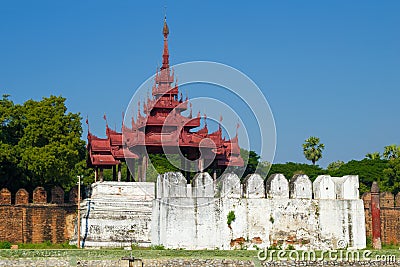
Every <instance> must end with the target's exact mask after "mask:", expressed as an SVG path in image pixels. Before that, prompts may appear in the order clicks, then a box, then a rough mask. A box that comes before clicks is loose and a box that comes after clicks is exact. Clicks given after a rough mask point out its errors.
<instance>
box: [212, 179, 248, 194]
mask: <svg viewBox="0 0 400 267" xmlns="http://www.w3.org/2000/svg"><path fill="white" fill-rule="evenodd" d="M241 195H242V194H241V183H240V178H239V177H238V176H237V175H236V174H235V173H225V174H223V175H222V176H221V177H219V178H218V179H217V186H216V191H215V196H216V197H225V198H240V197H241Z"/></svg>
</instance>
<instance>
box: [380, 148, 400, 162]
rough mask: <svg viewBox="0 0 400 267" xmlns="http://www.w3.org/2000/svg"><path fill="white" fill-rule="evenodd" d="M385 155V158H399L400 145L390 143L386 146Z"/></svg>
mask: <svg viewBox="0 0 400 267" xmlns="http://www.w3.org/2000/svg"><path fill="white" fill-rule="evenodd" d="M383 157H384V158H385V159H397V158H399V157H400V145H394V144H393V145H389V146H385V151H384V152H383Z"/></svg>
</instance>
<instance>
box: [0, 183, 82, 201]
mask: <svg viewBox="0 0 400 267" xmlns="http://www.w3.org/2000/svg"><path fill="white" fill-rule="evenodd" d="M64 198H65V193H64V190H63V189H62V188H61V187H59V186H54V187H53V188H52V189H51V191H50V199H49V198H48V196H47V191H46V190H45V189H44V188H43V187H41V186H38V187H36V188H35V189H34V190H33V192H32V198H30V196H29V192H28V191H26V190H25V189H24V188H20V189H19V190H18V191H17V192H16V193H15V201H14V203H12V194H11V192H10V191H9V190H8V189H7V188H2V189H1V190H0V205H13V204H15V205H28V204H58V205H60V204H76V203H78V187H77V186H75V187H73V188H72V189H71V190H70V191H69V197H68V201H67V202H65V200H64Z"/></svg>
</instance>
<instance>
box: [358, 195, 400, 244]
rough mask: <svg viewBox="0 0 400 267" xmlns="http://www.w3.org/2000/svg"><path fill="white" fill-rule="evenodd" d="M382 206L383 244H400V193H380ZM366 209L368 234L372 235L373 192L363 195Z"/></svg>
mask: <svg viewBox="0 0 400 267" xmlns="http://www.w3.org/2000/svg"><path fill="white" fill-rule="evenodd" d="M379 197H380V201H379V205H380V208H381V235H382V236H381V240H382V243H383V244H400V231H399V229H400V193H398V194H397V195H396V196H394V195H393V194H392V193H390V192H382V193H380V195H379ZM362 199H363V200H364V209H365V226H366V232H367V233H366V234H367V236H369V237H370V236H372V217H371V193H365V194H363V196H362Z"/></svg>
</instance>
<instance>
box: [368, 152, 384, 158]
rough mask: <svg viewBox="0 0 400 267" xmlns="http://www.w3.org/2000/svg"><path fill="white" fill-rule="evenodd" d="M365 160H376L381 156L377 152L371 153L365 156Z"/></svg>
mask: <svg viewBox="0 0 400 267" xmlns="http://www.w3.org/2000/svg"><path fill="white" fill-rule="evenodd" d="M365 158H367V159H372V160H376V159H380V158H381V154H380V153H379V152H372V153H368V154H367V155H365Z"/></svg>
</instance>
